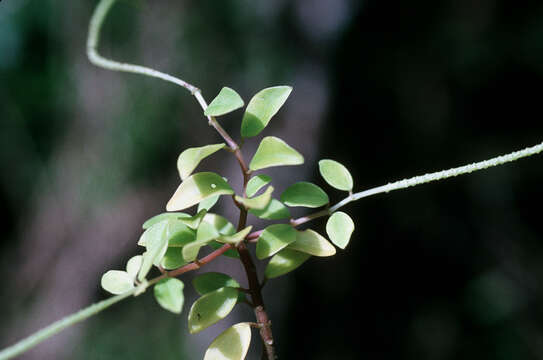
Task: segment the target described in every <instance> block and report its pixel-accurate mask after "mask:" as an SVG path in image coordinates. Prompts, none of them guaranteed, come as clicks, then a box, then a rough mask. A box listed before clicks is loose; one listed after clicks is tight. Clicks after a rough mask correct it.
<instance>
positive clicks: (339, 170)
mask: <svg viewBox="0 0 543 360" xmlns="http://www.w3.org/2000/svg"><path fill="white" fill-rule="evenodd" d="M319 171H320V173H321V175H322V177H323V178H324V180H326V182H327V183H328V184H329V185H330V186H332V187H334V188H336V189H338V190H345V191H351V190H352V189H353V177H352V176H351V173H350V172H349V170H347V168H346V167H345V166H343V165H342V164H340V163H338V162H337V161H334V160H329V159H324V160H321V161H319Z"/></svg>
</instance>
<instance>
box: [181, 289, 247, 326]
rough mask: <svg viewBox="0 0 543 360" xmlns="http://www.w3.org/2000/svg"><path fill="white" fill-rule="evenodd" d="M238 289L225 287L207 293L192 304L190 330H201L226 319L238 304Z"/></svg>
mask: <svg viewBox="0 0 543 360" xmlns="http://www.w3.org/2000/svg"><path fill="white" fill-rule="evenodd" d="M237 300H238V290H236V289H234V288H231V287H223V288H220V289H217V290H215V291H212V292H210V293H207V294H205V295H203V296H202V297H200V298H199V299H198V300H196V301H195V302H194V304H192V307H191V308H190V312H189V332H190V333H191V334H194V333H197V332H200V331H202V330H204V329H205V328H207V327H209V326H211V325H213V324H215V323H216V322H218V321H219V320H221V319H224V318H225V317H226V316H227V315H228V314H229V313H230V311H232V309H233V308H234V306H235V305H236V302H237Z"/></svg>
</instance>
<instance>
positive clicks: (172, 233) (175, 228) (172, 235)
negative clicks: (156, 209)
mask: <svg viewBox="0 0 543 360" xmlns="http://www.w3.org/2000/svg"><path fill="white" fill-rule="evenodd" d="M183 220H184V219H170V220H169V221H168V226H167V227H166V238H167V239H168V246H173V247H182V246H184V245H186V244H188V243H190V242H192V241H194V239H196V231H195V230H193V229H191V228H189V227H188V226H187V225H185V223H184V221H183Z"/></svg>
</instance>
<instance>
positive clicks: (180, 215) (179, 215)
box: [138, 212, 190, 246]
mask: <svg viewBox="0 0 543 360" xmlns="http://www.w3.org/2000/svg"><path fill="white" fill-rule="evenodd" d="M183 217H190V215H189V214H185V213H182V212H168V213H162V214H158V215H155V216H153V217H152V218H150V219H148V220H147V221H145V222H144V223H143V225H142V228H143V230H147V229H149V228H150V227H151V226H153V225H154V224H156V223H159V222H161V221H162V220H170V219H179V218H183ZM138 245H143V244H139V243H138ZM143 246H145V245H143Z"/></svg>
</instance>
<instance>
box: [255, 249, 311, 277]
mask: <svg viewBox="0 0 543 360" xmlns="http://www.w3.org/2000/svg"><path fill="white" fill-rule="evenodd" d="M310 257H311V255H309V254H305V253H301V252H298V251H294V250H291V249H289V248H286V249H283V250H281V251H279V252H278V253H277V254H275V255H274V256H273V257H272V258H271V260H270V262H269V263H268V266H266V271H265V274H266V277H267V278H268V279H273V278H276V277H278V276H281V275H284V274H286V273H288V272H291V271H292V270H295V269H296V268H297V267H298V266H300V265H302V264H303V263H304V262H305V261H306V260H307V259H309V258H310Z"/></svg>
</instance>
